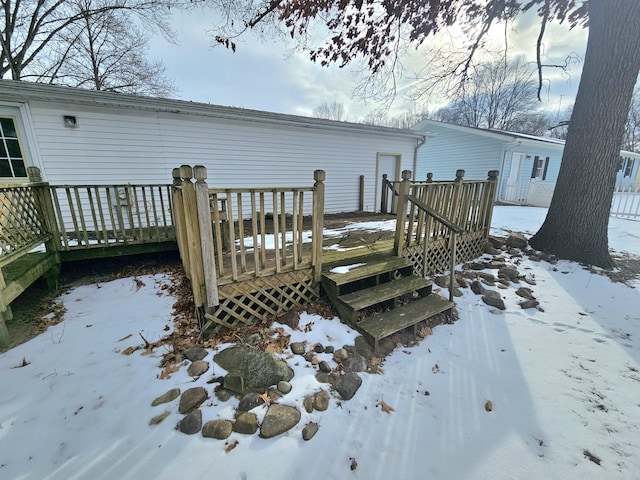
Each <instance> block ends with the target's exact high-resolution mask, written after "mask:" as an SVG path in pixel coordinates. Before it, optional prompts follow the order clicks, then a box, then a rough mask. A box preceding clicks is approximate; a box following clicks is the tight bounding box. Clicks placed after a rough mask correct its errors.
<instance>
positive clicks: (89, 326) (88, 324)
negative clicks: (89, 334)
mask: <svg viewBox="0 0 640 480" xmlns="http://www.w3.org/2000/svg"><path fill="white" fill-rule="evenodd" d="M85 327H87V328H91V327H93V325H91V324H90V323H87V324H86V325H85Z"/></svg>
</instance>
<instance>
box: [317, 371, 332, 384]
mask: <svg viewBox="0 0 640 480" xmlns="http://www.w3.org/2000/svg"><path fill="white" fill-rule="evenodd" d="M316 380H317V381H318V382H319V383H331V375H330V374H328V373H327V372H318V373H316Z"/></svg>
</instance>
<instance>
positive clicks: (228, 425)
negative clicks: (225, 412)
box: [202, 419, 233, 440]
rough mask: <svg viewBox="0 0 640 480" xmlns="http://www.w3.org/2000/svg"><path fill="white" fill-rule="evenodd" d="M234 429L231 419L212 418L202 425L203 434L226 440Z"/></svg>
mask: <svg viewBox="0 0 640 480" xmlns="http://www.w3.org/2000/svg"><path fill="white" fill-rule="evenodd" d="M232 431H233V423H232V422H230V421H229V420H223V419H217V420H211V421H209V422H207V423H205V424H204V427H202V436H203V437H207V438H216V439H218V440H224V439H226V438H229V435H231V432H232Z"/></svg>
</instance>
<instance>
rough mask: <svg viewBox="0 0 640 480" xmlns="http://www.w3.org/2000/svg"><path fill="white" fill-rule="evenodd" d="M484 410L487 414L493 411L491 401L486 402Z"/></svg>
mask: <svg viewBox="0 0 640 480" xmlns="http://www.w3.org/2000/svg"><path fill="white" fill-rule="evenodd" d="M484 409H485V410H486V411H487V412H490V411H492V410H493V403H491V400H487V403H485V404H484Z"/></svg>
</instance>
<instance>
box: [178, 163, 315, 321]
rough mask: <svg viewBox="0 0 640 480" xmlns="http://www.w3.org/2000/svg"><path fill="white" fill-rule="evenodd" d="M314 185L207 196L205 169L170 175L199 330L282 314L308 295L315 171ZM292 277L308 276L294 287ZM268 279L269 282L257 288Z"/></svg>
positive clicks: (220, 190)
mask: <svg viewBox="0 0 640 480" xmlns="http://www.w3.org/2000/svg"><path fill="white" fill-rule="evenodd" d="M314 179H315V184H314V185H313V186H310V187H277V188H209V187H208V185H207V182H206V180H207V170H206V168H205V167H203V166H196V167H193V168H191V167H190V166H188V165H183V166H181V167H180V168H175V169H174V170H173V180H174V183H173V185H174V187H173V196H172V198H173V212H174V218H175V222H176V236H177V240H178V247H179V250H180V255H181V258H182V261H183V265H184V268H185V272H186V274H187V276H188V277H189V278H190V280H191V283H192V288H193V292H194V303H195V304H196V307H198V308H202V310H203V311H204V312H205V314H204V315H203V317H206V318H207V319H209V321H208V322H206V321H205V320H204V319H201V320H202V321H203V325H202V328H203V330H206V329H207V328H208V326H209V325H211V322H214V323H218V324H220V325H224V326H232V325H235V324H236V323H238V322H249V319H250V317H259V316H260V314H261V313H260V312H269V313H274V312H276V311H281V310H282V308H283V306H284V307H287V306H289V305H290V304H291V303H295V301H297V298H298V297H300V298H304V297H305V296H308V295H309V294H308V292H307V291H310V290H313V289H315V285H316V284H317V283H318V282H319V280H320V274H321V266H322V228H323V221H324V172H323V171H322V170H316V172H315V173H314ZM193 180H195V182H194V181H193ZM309 233H310V234H311V235H310V238H309ZM299 272H311V273H309V274H307V273H305V274H304V278H303V279H302V280H300V278H302V277H299V278H298V277H296V275H295V274H296V273H299ZM286 274H292V275H291V276H290V277H289V279H288V280H277V278H278V276H280V278H281V279H282V278H284V277H282V275H286ZM267 277H268V278H269V279H271V278H273V280H268V283H267V284H265V285H263V283H264V279H266V278H267ZM261 282H262V283H261ZM279 282H281V283H282V285H280V284H279ZM285 284H286V285H285ZM294 284H304V285H303V286H302V287H298V286H293V287H292V286H291V285H294ZM245 285H246V286H245ZM225 287H227V289H226V290H225ZM292 288H293V289H296V288H297V289H298V290H297V291H296V292H294V293H292V292H291V289H292ZM274 290H275V291H274ZM273 304H276V306H273ZM216 312H217V313H220V312H222V314H223V315H222V317H217V316H215V315H214V313H216ZM217 313H216V314H217Z"/></svg>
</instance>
